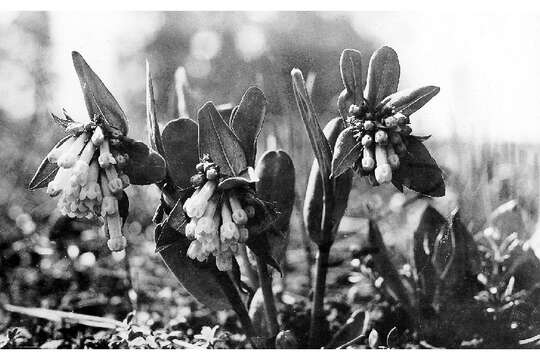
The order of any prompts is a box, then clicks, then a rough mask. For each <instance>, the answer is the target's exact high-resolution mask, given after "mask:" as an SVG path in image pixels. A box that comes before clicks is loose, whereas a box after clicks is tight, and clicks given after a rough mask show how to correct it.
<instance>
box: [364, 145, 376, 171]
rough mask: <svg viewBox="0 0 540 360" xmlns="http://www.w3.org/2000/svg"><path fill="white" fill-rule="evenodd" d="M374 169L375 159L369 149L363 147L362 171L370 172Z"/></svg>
mask: <svg viewBox="0 0 540 360" xmlns="http://www.w3.org/2000/svg"><path fill="white" fill-rule="evenodd" d="M373 168H375V159H373V152H372V150H371V149H369V148H367V147H364V149H363V150H362V169H363V170H364V171H372V170H373Z"/></svg>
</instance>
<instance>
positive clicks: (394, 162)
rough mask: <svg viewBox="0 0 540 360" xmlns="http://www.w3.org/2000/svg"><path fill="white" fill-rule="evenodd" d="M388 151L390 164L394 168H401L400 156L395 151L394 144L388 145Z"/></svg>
mask: <svg viewBox="0 0 540 360" xmlns="http://www.w3.org/2000/svg"><path fill="white" fill-rule="evenodd" d="M386 153H387V155H388V164H390V167H391V168H392V170H395V169H397V168H399V156H397V154H396V152H395V151H394V147H393V146H392V144H388V145H387V146H386Z"/></svg>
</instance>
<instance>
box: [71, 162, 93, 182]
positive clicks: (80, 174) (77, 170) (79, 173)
mask: <svg viewBox="0 0 540 360" xmlns="http://www.w3.org/2000/svg"><path fill="white" fill-rule="evenodd" d="M88 170H89V166H88V164H87V163H86V162H84V161H82V160H77V162H76V163H75V165H73V170H72V174H73V176H74V177H75V179H76V181H77V183H78V184H79V185H81V186H84V185H86V183H87V182H88Z"/></svg>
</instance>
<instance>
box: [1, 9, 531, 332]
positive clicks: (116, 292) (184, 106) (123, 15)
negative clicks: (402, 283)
mask: <svg viewBox="0 0 540 360" xmlns="http://www.w3.org/2000/svg"><path fill="white" fill-rule="evenodd" d="M539 20H540V19H539V16H538V15H520V16H517V15H511V14H508V15H483V14H466V15H463V14H459V15H457V14H429V15H427V14H423V13H412V12H411V13H408V12H399V13H392V12H361V13H357V12H347V13H331V12H324V13H315V12H257V13H248V12H211V13H210V12H115V13H110V12H109V13H105V12H104V13H99V12H94V13H93V12H84V13H82V12H80V13H77V12H73V13H72V12H21V13H17V12H13V13H10V12H3V13H0V94H1V95H0V144H1V149H2V150H1V151H0V169H1V174H2V175H1V176H0V296H2V297H3V299H4V301H9V302H11V303H13V304H19V305H27V306H42V307H47V308H55V309H57V308H64V309H70V310H76V311H80V312H89V313H97V314H98V315H107V314H108V315H110V314H116V315H114V316H115V317H117V318H122V315H117V314H123V315H125V314H126V313H127V312H128V311H129V310H130V309H132V308H133V306H137V307H138V308H139V309H145V310H144V311H140V312H139V314H143V315H139V316H146V317H147V319H146V320H149V321H150V320H151V319H152V316H155V318H156V319H160V320H159V321H165V320H163V316H165V315H164V314H163V313H160V314H159V316H158V315H155V311H157V310H155V309H154V307H155V306H156V302H157V303H158V305H159V304H161V306H163V304H168V303H171V304H172V303H174V304H175V305H177V306H178V307H175V308H174V309H175V310H174V311H172V312H171V313H167V315H166V316H167V319H169V318H180V317H182V316H184V315H185V312H184V313H183V312H182V309H183V307H182V306H187V305H185V303H186V301H187V300H185V299H184V298H183V297H178V296H175V295H174V294H176V293H177V292H180V293H181V292H182V290H181V289H179V287H178V286H177V284H176V282H175V280H174V279H173V278H172V276H171V275H170V274H169V273H168V271H167V270H166V269H165V267H164V266H163V265H162V264H161V262H160V259H159V257H158V256H157V255H156V254H154V242H153V225H152V224H151V216H152V213H153V208H154V207H155V206H157V203H158V198H159V194H158V193H157V189H154V188H153V187H146V188H136V189H135V188H133V187H130V189H129V190H130V193H129V196H130V199H132V200H131V204H132V205H131V209H132V211H131V213H130V217H129V219H128V223H127V225H126V226H127V233H128V236H129V242H130V244H131V245H130V249H129V250H128V254H127V256H126V254H120V255H116V256H114V257H113V256H112V255H110V254H109V253H108V251H107V250H106V247H105V246H104V245H105V240H104V238H103V234H101V233H100V231H99V230H97V229H96V228H95V227H92V226H90V225H87V224H81V223H73V222H67V221H63V220H62V219H61V218H60V217H59V214H58V213H57V212H56V211H55V206H56V201H55V200H54V199H50V198H48V197H47V196H46V195H45V192H44V191H35V192H29V191H27V190H26V185H27V183H28V182H29V180H30V178H31V176H32V175H33V172H34V171H35V169H36V168H37V166H38V164H39V162H40V161H41V159H42V158H43V157H44V156H45V155H46V153H47V152H48V150H49V149H50V148H51V147H52V146H53V144H54V143H55V142H56V141H58V140H59V139H60V138H61V137H62V132H61V131H60V129H59V128H57V127H56V126H54V125H51V124H52V121H51V119H50V115H49V113H50V112H53V113H57V114H61V112H62V109H63V108H65V109H66V111H67V112H68V114H70V115H71V116H72V117H74V118H75V119H78V120H84V119H86V117H87V114H86V109H85V107H84V102H83V98H82V96H81V95H82V93H81V90H80V85H79V82H78V79H77V77H76V74H75V72H74V69H73V66H72V64H71V51H72V50H77V51H79V52H80V53H81V54H82V55H83V56H84V57H85V58H86V60H87V61H88V63H89V64H90V65H91V66H92V68H93V69H94V70H95V71H96V73H97V74H99V76H100V77H101V78H102V79H103V81H104V83H105V84H106V85H107V86H108V88H109V89H110V90H111V92H112V93H113V94H114V95H115V96H116V97H117V99H118V100H119V102H120V104H121V106H122V108H123V109H124V111H125V112H126V114H127V116H128V118H129V120H130V135H131V137H133V138H135V139H138V140H144V141H146V135H145V60H148V61H149V63H150V68H151V71H152V73H153V77H154V87H155V93H156V100H157V108H158V119H159V120H160V123H161V125H162V126H163V125H164V124H165V123H166V122H167V121H168V120H171V119H173V118H175V117H178V116H189V117H191V118H195V117H196V113H197V110H198V108H199V107H200V106H201V105H202V104H204V103H205V102H206V101H208V100H211V101H213V102H214V103H217V104H229V103H231V104H236V103H238V102H239V100H240V98H241V96H242V94H243V92H244V90H245V89H246V88H247V87H248V86H250V85H257V86H259V87H260V88H262V89H263V91H264V93H265V94H266V96H267V98H268V101H269V106H268V111H267V116H266V120H265V125H264V130H263V133H262V135H261V138H260V141H259V154H262V152H263V151H264V150H266V149H275V148H282V149H285V150H286V151H288V152H289V154H291V156H292V158H293V160H294V162H295V167H296V171H297V174H296V176H297V205H296V207H295V212H294V214H293V219H292V225H291V226H292V229H291V241H290V252H289V256H288V259H287V262H288V264H287V265H286V269H289V270H290V271H286V274H287V276H286V278H285V280H283V281H281V285H280V286H282V287H289V288H291V289H293V290H294V291H295V292H296V293H297V294H302V292H303V291H304V292H305V288H306V285H307V283H308V282H309V280H310V273H309V271H308V267H307V265H308V264H309V263H310V261H311V258H310V256H311V255H310V250H311V249H310V245H309V243H308V240H307V239H306V237H305V234H304V232H303V224H302V218H301V208H302V205H303V200H302V199H303V195H304V194H303V192H304V188H305V184H306V182H307V173H308V172H309V168H310V166H311V162H312V159H313V157H312V152H311V147H310V146H309V142H308V138H307V136H306V133H305V129H304V126H303V124H302V122H301V120H300V118H299V116H298V112H297V109H296V104H295V103H294V97H293V94H292V88H291V85H290V71H291V69H292V68H293V67H298V68H300V69H301V70H302V71H303V72H304V75H305V76H306V77H307V79H308V84H309V87H310V91H311V95H312V98H313V102H314V104H315V107H316V109H317V111H318V113H319V115H320V120H321V125H325V124H326V122H328V121H329V120H330V119H332V118H333V117H335V116H337V114H338V112H337V106H336V101H337V95H338V94H339V92H340V91H341V90H342V88H343V85H342V83H341V78H340V75H339V57H340V54H341V51H342V50H343V49H345V48H355V49H358V50H360V51H361V52H362V53H363V54H364V59H365V60H364V62H363V66H364V68H365V69H364V71H366V70H367V64H368V61H369V57H370V56H371V54H372V53H373V51H374V50H375V49H377V48H378V47H380V46H382V45H389V46H391V47H393V48H394V49H395V50H396V51H397V53H398V55H399V58H400V63H401V73H402V75H401V82H400V88H406V87H411V86H420V85H437V86H440V87H441V92H440V94H439V95H438V96H437V97H435V98H434V99H433V100H432V101H431V102H430V103H428V104H427V105H426V106H425V107H424V108H423V109H422V110H421V111H419V112H418V113H416V114H415V115H414V116H413V118H412V123H413V130H414V132H415V133H416V134H419V135H425V134H432V135H433V137H432V138H431V139H430V140H428V142H427V143H426V144H427V147H428V148H429V149H430V151H431V152H432V155H433V157H434V158H435V159H437V161H438V162H439V164H440V165H441V166H442V167H443V169H444V171H445V174H446V180H447V184H448V189H447V196H445V197H444V198H442V199H437V200H430V199H421V198H418V197H417V196H416V195H415V194H413V193H412V192H405V194H400V193H396V191H395V189H393V188H392V187H391V186H388V187H386V186H383V187H380V188H378V189H376V191H369V193H368V191H367V186H366V184H364V181H363V180H361V179H359V178H358V177H357V178H355V187H354V190H353V192H352V193H351V196H350V199H349V210H348V212H347V216H346V217H345V218H344V221H343V223H342V226H341V227H342V229H341V234H342V235H341V237H342V238H343V239H342V241H340V242H339V244H337V246H336V249H335V253H336V254H335V257H336V259H338V260H339V258H340V256H342V255H340V254H344V253H347V252H350V251H351V248H354V247H358V246H360V245H359V244H360V243H361V242H362V239H363V238H362V234H364V233H365V228H366V220H365V219H366V216H367V212H366V208H367V207H369V208H370V209H371V215H372V216H373V214H379V215H378V216H379V218H380V219H381V227H382V229H383V231H384V233H385V240H386V241H387V242H388V244H389V246H391V247H392V248H394V249H396V254H397V255H396V258H398V259H402V261H406V259H407V257H408V256H409V252H410V239H411V238H412V233H413V230H414V228H415V227H416V226H417V224H418V219H419V216H420V214H421V213H422V210H423V209H424V208H425V206H426V204H427V203H430V204H432V205H433V206H435V207H436V208H437V209H438V210H439V211H440V212H441V213H442V214H443V215H444V216H447V215H448V214H449V213H450V211H452V210H453V209H455V208H456V207H459V208H460V209H461V211H462V216H463V218H464V219H465V222H466V224H467V226H468V227H469V229H470V230H471V231H473V233H477V232H479V231H480V230H482V229H484V228H485V227H486V224H488V223H489V222H490V221H492V220H493V217H492V216H491V214H492V212H493V211H494V210H495V209H496V208H497V207H498V206H499V205H501V204H506V203H508V201H514V203H513V204H514V205H515V204H517V205H516V206H515V207H514V208H512V209H515V211H516V212H518V213H519V219H520V220H519V222H513V223H512V226H515V229H514V230H513V231H516V232H517V233H518V235H519V236H520V237H521V238H523V239H532V241H531V244H532V245H534V244H536V243H537V242H540V236H539V237H538V240H535V239H536V237H535V235H534V233H535V229H536V221H537V214H538V204H539V190H540V167H539V158H538V154H539V152H538V150H539V145H540V131H539V130H540V126H539V123H540V113H539V112H538V111H537V110H536V105H535V104H537V103H538V101H539V100H540V89H539V88H538V85H537V84H538V80H539V79H540V51H538V48H539V42H540V21H539ZM507 230H508V229H507ZM508 231H510V230H508ZM533 247H534V246H533ZM340 271H341V270H340V269H339V268H336V269H334V270H332V272H331V278H330V283H332V279H336V278H339V277H340V276H341V275H342V273H343V271H341V272H340ZM332 276H333V278H332ZM53 290H54V291H53ZM304 295H305V293H304ZM145 299H146V300H145ZM134 304H135V305H134ZM189 306H195V305H193V304H191V305H189ZM88 309H90V310H88ZM152 309H154V310H152ZM153 311H154V312H153ZM155 321H158V320H155Z"/></svg>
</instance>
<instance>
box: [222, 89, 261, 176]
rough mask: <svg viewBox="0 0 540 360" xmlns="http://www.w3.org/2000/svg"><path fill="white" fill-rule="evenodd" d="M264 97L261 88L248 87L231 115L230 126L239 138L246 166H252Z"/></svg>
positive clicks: (259, 130)
mask: <svg viewBox="0 0 540 360" xmlns="http://www.w3.org/2000/svg"><path fill="white" fill-rule="evenodd" d="M266 103H267V101H266V97H265V96H264V93H263V92H262V90H261V89H259V88H257V87H254V86H253V87H250V88H249V89H247V91H246V92H245V93H244V96H242V100H241V101H240V104H239V105H238V108H235V111H234V113H233V114H232V115H234V116H231V122H230V123H231V125H230V126H231V128H232V129H233V131H234V133H235V134H236V136H238V139H239V140H240V144H241V145H242V148H243V149H244V153H245V154H246V161H247V164H248V166H254V164H255V156H256V154H257V138H258V137H259V134H260V132H261V130H262V126H263V122H264V115H265V113H266Z"/></svg>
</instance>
